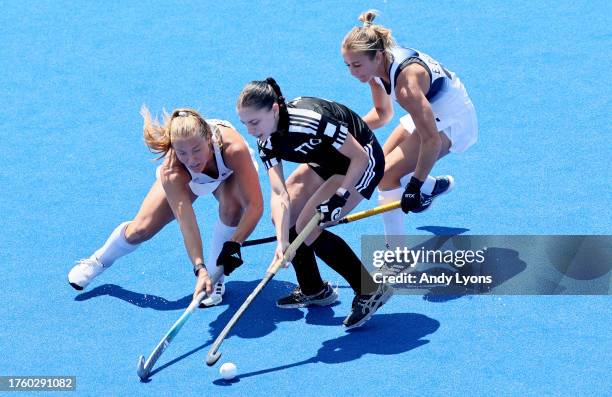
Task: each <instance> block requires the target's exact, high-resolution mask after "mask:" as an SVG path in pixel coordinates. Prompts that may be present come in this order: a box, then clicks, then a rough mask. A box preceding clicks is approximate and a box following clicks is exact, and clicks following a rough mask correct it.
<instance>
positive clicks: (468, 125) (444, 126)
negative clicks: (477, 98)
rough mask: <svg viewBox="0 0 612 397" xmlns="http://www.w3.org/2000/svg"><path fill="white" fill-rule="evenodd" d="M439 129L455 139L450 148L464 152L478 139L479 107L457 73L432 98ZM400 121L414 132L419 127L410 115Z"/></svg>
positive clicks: (452, 150) (407, 129) (408, 129)
mask: <svg viewBox="0 0 612 397" xmlns="http://www.w3.org/2000/svg"><path fill="white" fill-rule="evenodd" d="M430 103H431V110H432V111H433V113H434V117H435V120H436V126H437V127H438V131H440V132H442V133H444V135H446V136H447V137H448V139H449V140H450V141H451V147H450V151H451V152H453V153H461V152H464V151H465V150H467V148H469V147H470V146H472V145H473V144H475V143H476V141H477V140H478V120H477V118H476V110H475V109H474V104H473V103H472V100H471V99H470V97H469V95H468V93H467V91H466V90H465V87H464V86H463V84H462V83H461V81H460V80H459V78H458V77H457V76H453V79H452V80H451V81H450V82H449V84H448V85H447V86H445V87H443V88H442V89H441V91H440V92H439V93H438V94H437V95H436V96H435V98H434V99H433V100H432V101H430ZM400 124H401V125H402V127H404V129H405V130H406V131H408V132H409V133H410V134H412V133H413V132H414V130H415V128H416V127H415V125H414V121H412V117H411V116H410V114H407V115H405V116H403V117H402V118H400Z"/></svg>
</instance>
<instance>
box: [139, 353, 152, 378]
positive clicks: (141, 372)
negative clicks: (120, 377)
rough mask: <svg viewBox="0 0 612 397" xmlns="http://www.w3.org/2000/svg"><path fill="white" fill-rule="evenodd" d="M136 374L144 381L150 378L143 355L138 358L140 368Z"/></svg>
mask: <svg viewBox="0 0 612 397" xmlns="http://www.w3.org/2000/svg"><path fill="white" fill-rule="evenodd" d="M136 372H137V373H138V377H139V378H140V379H142V380H146V379H147V378H148V377H149V371H147V369H146V368H145V358H144V356H143V355H142V354H141V355H140V357H138V367H137V369H136Z"/></svg>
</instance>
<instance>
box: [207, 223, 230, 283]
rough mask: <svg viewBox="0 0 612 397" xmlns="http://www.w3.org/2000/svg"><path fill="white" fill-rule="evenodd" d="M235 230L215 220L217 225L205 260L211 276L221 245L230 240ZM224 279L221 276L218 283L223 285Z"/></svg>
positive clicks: (214, 269)
mask: <svg viewBox="0 0 612 397" xmlns="http://www.w3.org/2000/svg"><path fill="white" fill-rule="evenodd" d="M236 228H237V226H227V225H226V224H224V223H223V222H221V220H220V219H219V220H217V223H216V224H215V228H214V230H213V236H212V241H211V244H210V251H209V253H208V258H206V266H207V267H208V271H209V272H210V274H211V276H212V275H213V274H214V272H215V271H216V270H217V268H216V266H217V258H218V257H219V254H220V253H221V249H222V248H223V243H225V242H226V241H228V240H230V239H231V238H232V236H233V235H234V232H236ZM224 279H225V276H224V275H221V277H220V278H219V281H218V282H220V283H223V280H224Z"/></svg>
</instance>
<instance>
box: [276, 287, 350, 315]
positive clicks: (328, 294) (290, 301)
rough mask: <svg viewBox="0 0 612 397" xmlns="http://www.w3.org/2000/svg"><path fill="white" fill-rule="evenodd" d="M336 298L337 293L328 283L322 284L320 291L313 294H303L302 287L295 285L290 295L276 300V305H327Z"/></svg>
mask: <svg viewBox="0 0 612 397" xmlns="http://www.w3.org/2000/svg"><path fill="white" fill-rule="evenodd" d="M337 299H338V294H337V293H336V291H335V290H334V288H333V287H332V286H331V285H330V284H329V283H328V282H325V284H323V289H322V290H321V292H319V293H316V294H314V295H305V294H304V293H303V292H302V289H301V288H300V287H299V286H297V287H296V288H295V289H294V290H293V292H291V294H290V295H288V296H285V297H284V298H280V299H279V300H277V301H276V306H278V307H280V308H283V309H296V308H299V307H306V306H313V305H316V306H328V305H331V304H332V303H334V302H335V301H336V300H337Z"/></svg>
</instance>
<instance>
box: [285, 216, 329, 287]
mask: <svg viewBox="0 0 612 397" xmlns="http://www.w3.org/2000/svg"><path fill="white" fill-rule="evenodd" d="M296 237H297V232H296V231H295V226H294V227H292V228H291V229H290V230H289V240H290V241H293V240H295V238H296ZM291 264H292V265H293V269H294V270H295V275H296V277H297V282H298V284H299V285H300V288H301V289H302V292H303V293H304V294H306V295H314V294H316V293H318V292H320V291H321V290H322V289H323V280H322V279H321V274H320V273H319V268H318V267H317V260H316V259H315V256H314V252H313V250H312V248H311V247H309V246H307V245H306V244H305V243H304V244H302V245H300V247H299V248H298V249H297V251H295V256H294V257H293V259H292V260H291Z"/></svg>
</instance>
